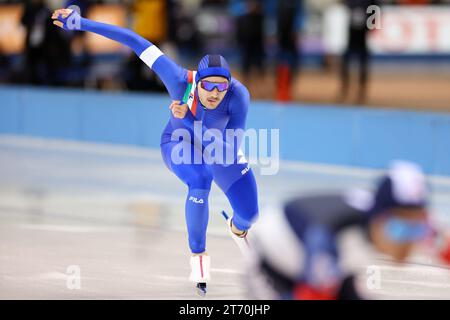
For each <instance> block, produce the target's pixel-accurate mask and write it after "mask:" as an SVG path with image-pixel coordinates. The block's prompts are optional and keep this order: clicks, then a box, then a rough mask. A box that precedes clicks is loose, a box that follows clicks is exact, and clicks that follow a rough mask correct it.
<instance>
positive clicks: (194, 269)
mask: <svg viewBox="0 0 450 320" xmlns="http://www.w3.org/2000/svg"><path fill="white" fill-rule="evenodd" d="M210 269H211V257H210V256H208V255H206V254H201V255H195V256H193V257H191V274H190V276H189V280H190V281H192V282H195V283H196V289H197V294H198V295H200V296H202V297H204V296H205V295H206V292H207V288H206V283H207V282H209V281H210V280H211V275H210Z"/></svg>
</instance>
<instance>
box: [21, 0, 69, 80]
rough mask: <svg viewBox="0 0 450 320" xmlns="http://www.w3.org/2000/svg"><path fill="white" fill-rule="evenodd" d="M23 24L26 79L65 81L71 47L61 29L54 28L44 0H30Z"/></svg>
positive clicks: (22, 20)
mask: <svg viewBox="0 0 450 320" xmlns="http://www.w3.org/2000/svg"><path fill="white" fill-rule="evenodd" d="M21 23H22V24H23V25H24V27H25V28H26V38H25V66H24V78H25V79H24V80H25V81H26V82H28V83H31V84H35V85H58V84H61V83H62V81H61V77H62V72H63V68H64V67H66V66H67V65H68V64H69V60H70V47H69V44H68V42H67V41H66V40H65V38H64V36H63V35H62V33H61V31H60V30H56V31H55V30H54V28H53V25H52V20H51V18H50V10H49V9H48V8H47V7H46V5H45V2H44V0H29V1H27V2H26V4H25V9H24V13H23V16H22V19H21Z"/></svg>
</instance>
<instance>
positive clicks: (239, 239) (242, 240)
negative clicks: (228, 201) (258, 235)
mask: <svg viewBox="0 0 450 320" xmlns="http://www.w3.org/2000/svg"><path fill="white" fill-rule="evenodd" d="M222 215H223V217H224V218H225V220H226V221H227V226H228V232H229V233H230V235H231V238H232V239H233V240H234V242H236V244H237V246H238V248H239V250H241V252H242V254H244V255H246V254H247V253H248V250H249V249H250V244H249V242H248V238H247V234H248V231H247V230H246V231H244V232H243V233H242V234H240V235H237V234H235V233H234V232H233V231H232V225H233V219H232V217H229V216H228V215H227V213H226V212H225V211H222Z"/></svg>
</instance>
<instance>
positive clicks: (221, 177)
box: [211, 163, 251, 193]
mask: <svg viewBox="0 0 450 320" xmlns="http://www.w3.org/2000/svg"><path fill="white" fill-rule="evenodd" d="M250 170H251V169H250V167H249V165H248V163H234V164H231V165H228V166H224V165H220V164H213V165H211V171H212V174H213V177H214V182H215V183H216V184H217V186H218V187H219V188H220V189H221V190H222V191H223V192H224V193H227V191H228V190H229V189H230V187H231V186H232V185H233V184H234V183H235V182H237V181H238V180H240V179H241V178H242V177H243V176H245V175H246V174H247V172H249V171H250Z"/></svg>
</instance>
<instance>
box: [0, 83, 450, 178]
mask: <svg viewBox="0 0 450 320" xmlns="http://www.w3.org/2000/svg"><path fill="white" fill-rule="evenodd" d="M169 103H170V99H169V97H168V96H167V95H154V94H129V93H100V92H89V91H78V90H56V89H34V88H26V87H23V88H22V87H0V134H20V135H30V136H39V137H49V138H61V139H70V140H81V141H93V142H110V143H120V144H132V145H138V146H145V147H152V148H157V147H159V139H160V135H161V132H162V130H163V128H164V126H165V125H166V123H167V119H168V116H169V110H168V105H169ZM247 123H248V126H247V127H248V128H250V127H253V128H264V129H271V128H278V129H280V156H281V158H282V159H285V160H297V161H304V162H314V163H325V164H337V165H350V166H360V167H370V168H383V167H385V166H386V165H387V164H388V163H389V162H390V160H392V159H399V158H401V159H408V160H413V161H416V162H418V163H419V164H421V165H422V166H423V168H424V169H425V171H426V172H427V173H429V174H437V175H450V114H446V113H428V112H412V111H398V110H384V109H376V110H375V109H369V108H365V107H355V108H353V107H352V108H350V107H347V108H343V107H333V106H305V105H282V106H280V105H276V104H275V103H272V102H252V105H251V108H250V113H249V115H248V122H247Z"/></svg>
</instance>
